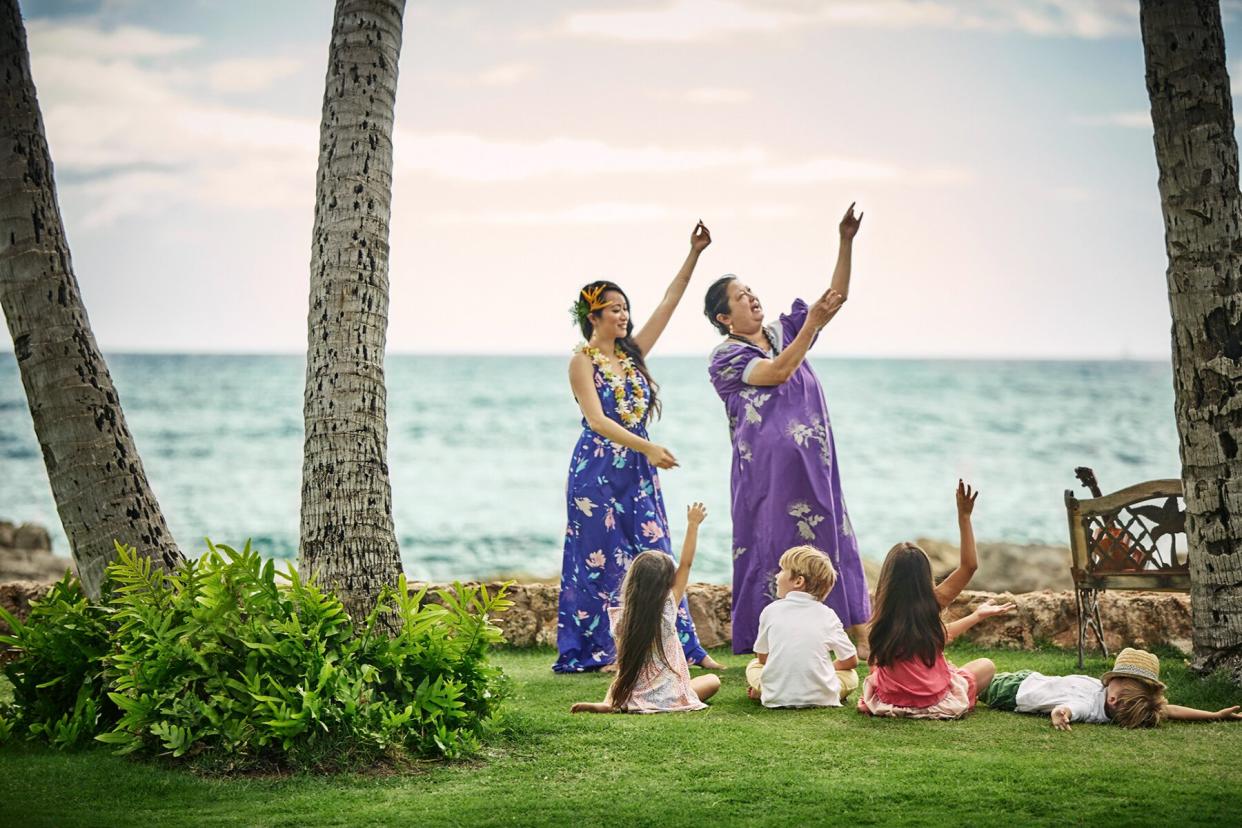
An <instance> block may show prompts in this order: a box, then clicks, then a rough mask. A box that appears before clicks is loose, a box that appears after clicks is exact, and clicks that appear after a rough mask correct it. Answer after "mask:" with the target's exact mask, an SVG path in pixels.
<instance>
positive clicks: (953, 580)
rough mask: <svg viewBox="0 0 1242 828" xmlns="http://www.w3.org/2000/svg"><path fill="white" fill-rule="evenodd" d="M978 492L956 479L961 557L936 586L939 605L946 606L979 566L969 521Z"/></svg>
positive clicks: (964, 586)
mask: <svg viewBox="0 0 1242 828" xmlns="http://www.w3.org/2000/svg"><path fill="white" fill-rule="evenodd" d="M978 497H979V493H978V492H977V491H974V490H973V489H971V487H970V486H968V485H966V484H965V483H963V482H962V481H961V480H958V481H957V528H958V530H959V531H960V532H961V553H960V554H961V558H960V560H959V561H958V564H957V569H955V570H953V571H952V572H950V573H949V577H947V578H945V579H944V580H943V581H941V582H940V585H939V586H937V587H936V600H937V601H938V602H939V603H940V606H941V607H942V608H943V607H947V606H948V605H949V604H952V603H953V599H954V598H956V597H957V596H958V594H959V593H960V592H961V591H962V590H963V589H965V588H966V585H967V584H969V583H970V579H971V578H973V577H974V576H975V570H977V569H978V568H979V559H978V556H977V555H976V553H975V530H974V527H973V526H971V523H970V515H971V513H972V512H973V511H974V510H975V500H976V499H977V498H978Z"/></svg>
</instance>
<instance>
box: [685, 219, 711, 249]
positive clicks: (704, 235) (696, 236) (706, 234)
mask: <svg viewBox="0 0 1242 828" xmlns="http://www.w3.org/2000/svg"><path fill="white" fill-rule="evenodd" d="M711 243H712V233H711V231H710V230H708V229H707V225H706V224H704V223H703V220H702V219H699V223H698V224H696V225H694V229H693V230H691V231H690V249H691V250H693V251H694V252H695V253H702V252H703V249H704V248H705V247H707V246H708V245H709V244H711Z"/></svg>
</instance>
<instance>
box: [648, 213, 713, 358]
mask: <svg viewBox="0 0 1242 828" xmlns="http://www.w3.org/2000/svg"><path fill="white" fill-rule="evenodd" d="M711 243H712V234H711V232H710V231H708V229H707V227H706V225H704V224H703V222H702V221H700V222H699V223H698V224H696V225H694V230H692V231H690V252H689V253H688V254H686V261H685V262H683V263H682V265H681V270H679V271H677V275H676V276H674V277H673V281H672V283H670V284H669V286H668V290H666V291H664V299H662V300H661V301H660V304H659V305H657V306H656V309H655V310H654V311H653V312H652V314H651V317H650V318H648V319H647V323H646V324H645V325H643V327H642V329H641V330H639V332H638V333H636V334H634V344H635V345H637V346H638V350H639V351H641V352H642V355H643V356H644V357H645V356H647V354H649V353H651V349H652V348H654V347H655V344H656V340H658V339H659V338H660V334H662V333H664V329H665V328H667V327H668V321H669V320H670V319H672V318H673V311H675V310H676V309H677V304H678V303H679V302H681V297H682V296H683V295H685V292H686V287H687V286H688V285H689V284H690V275H691V274H692V273H694V266H695V265H696V264H698V263H699V254H700V253H702V252H703V250H704V249H706V247H707V246H708V245H709V244H711Z"/></svg>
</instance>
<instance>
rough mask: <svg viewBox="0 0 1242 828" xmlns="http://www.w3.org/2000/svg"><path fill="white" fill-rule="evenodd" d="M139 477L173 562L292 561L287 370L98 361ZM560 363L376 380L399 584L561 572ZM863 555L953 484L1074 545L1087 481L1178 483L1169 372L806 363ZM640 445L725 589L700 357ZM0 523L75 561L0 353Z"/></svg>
mask: <svg viewBox="0 0 1242 828" xmlns="http://www.w3.org/2000/svg"><path fill="white" fill-rule="evenodd" d="M108 361H109V366H110V368H111V370H112V373H113V377H114V379H115V381H116V385H117V387H118V389H119V391H120V395H121V402H122V404H123V406H124V408H125V413H126V416H127V418H128V420H129V424H130V428H131V429H132V430H133V432H134V435H135V437H136V439H137V442H138V449H139V451H140V452H141V454H142V458H143V462H144V464H145V465H146V469H147V473H148V475H149V477H150V479H151V483H152V485H153V486H154V488H155V492H156V494H157V496H158V497H159V499H160V502H161V503H162V505H163V508H164V512H165V514H166V516H167V518H168V520H169V523H170V524H171V526H172V530H173V533H174V535H175V536H176V538H177V540H178V541H179V542H180V544H181V546H182V548H183V549H184V550H185V551H186V552H187V553H191V554H193V553H195V552H197V551H200V550H201V549H202V548H203V543H202V538H203V537H204V536H207V537H210V538H211V539H212V540H213V541H217V542H224V543H230V544H240V543H242V542H244V541H245V540H246V538H252V539H253V541H254V543H255V544H256V545H257V547H258V548H259V549H260V550H261V551H262V552H263V553H265V554H267V555H270V556H273V557H296V554H297V531H298V499H299V492H300V485H301V483H300V478H301V469H302V383H303V370H304V367H303V366H304V362H303V358H302V357H300V356H267V355H253V356H222V355H192V356H191V355H131V354H118V355H111V356H109V357H108ZM566 363H567V357H561V356H549V357H518V356H513V357H510V356H483V357H476V356H411V355H390V356H389V357H388V360H387V370H388V393H389V410H388V418H389V420H388V422H389V445H388V451H389V465H390V468H391V470H392V485H393V504H394V511H395V519H396V526H397V533H398V537H399V539H400V543H401V551H402V557H403V559H404V561H405V568H406V572H407V573H408V574H409V575H411V576H412V577H419V578H434V579H446V578H467V577H485V576H491V575H497V574H505V573H525V574H532V575H544V576H554V575H556V574H558V573H559V571H560V560H561V539H562V536H563V532H564V524H565V501H564V489H565V477H566V472H567V469H568V464H569V455H570V451H571V450H572V449H573V445H574V442H575V440H576V439H577V436H578V433H579V429H580V428H581V426H580V424H579V415H578V412H577V406H576V405H575V403H574V401H573V398H572V397H571V395H570V393H569V387H568V381H567V379H566ZM814 365H815V369H816V371H817V372H818V373H819V375H820V378H821V380H822V381H823V385H824V389H825V392H826V395H827V397H828V406H829V410H830V412H831V414H832V423H833V428H834V430H835V435H836V441H837V452H838V458H839V462H840V464H841V475H842V482H843V485H844V490H845V496H846V503H847V504H848V506H849V509H850V512H851V516H852V518H853V522H854V527H855V530H856V532H857V533H858V537H859V539H860V541H861V542H862V545H863V554H864V555H865V556H867V557H871V558H880V557H882V556H883V555H884V553H885V552H886V551H887V550H888V548H889V547H890V546H892V544H893V543H895V542H897V541H899V540H902V539H904V538H913V537H916V536H920V535H923V536H933V537H941V538H949V539H955V537H956V521H955V519H954V500H953V489H954V486H955V484H956V481H957V478H958V477H959V476H962V477H965V478H967V479H968V480H970V481H972V482H973V483H974V484H976V485H977V487H978V488H979V489H980V491H981V495H980V497H979V503H978V506H977V507H976V517H975V527H976V533H977V534H978V536H979V537H980V538H982V539H994V540H1007V541H1024V542H1025V541H1030V542H1046V543H1062V544H1063V543H1065V542H1066V541H1065V538H1066V523H1065V509H1064V505H1063V492H1064V490H1065V489H1066V488H1075V487H1077V483H1076V481H1075V480H1074V474H1073V469H1074V467H1075V466H1078V465H1090V466H1093V467H1094V468H1095V469H1096V472H1097V474H1098V476H1099V478H1100V481H1101V482H1102V484H1103V486H1104V488H1105V489H1106V490H1108V489H1115V488H1120V487H1122V486H1123V485H1128V484H1130V483H1133V482H1137V481H1139V480H1146V479H1150V478H1157V477H1176V476H1178V474H1179V472H1180V465H1179V461H1178V455H1177V434H1176V428H1175V424H1174V419H1173V390H1172V378H1171V371H1170V368H1169V366H1168V365H1167V364H1165V363H1148V362H1033V361H1026V362H1000V361H917V360H888V359H884V360H880V359H875V360H873V359H822V358H821V359H815V360H814ZM651 367H652V370H653V372H654V374H655V376H656V379H657V381H659V382H660V383H661V399H662V400H663V402H664V417H663V419H662V420H660V421H659V422H658V423H656V425H655V426H654V427H653V429H652V436H653V439H655V440H656V441H658V442H661V443H663V444H665V445H667V446H668V447H669V448H671V449H672V451H673V452H674V454H676V456H677V457H678V459H679V460H680V461H681V467H680V468H677V469H674V470H672V471H669V472H664V473H662V475H661V482H662V484H663V488H664V494H665V499H666V504H667V506H668V510H669V514H670V519H671V521H672V525H673V540H674V548H675V549H676V548H679V547H680V540H681V526H682V521H683V516H684V514H685V507H686V504H687V503H688V502H690V501H691V500H696V499H697V500H702V501H704V502H705V503H706V504H707V506H708V508H709V510H710V514H709V517H708V519H707V522H706V524H705V525H704V527H703V531H702V533H701V545H700V550H699V557H698V560H697V562H696V564H695V578H696V579H699V580H705V581H716V582H722V583H727V582H728V580H729V577H730V555H729V549H730V546H729V532H730V528H729V467H730V447H729V441H728V433H727V426H726V422H725V415H724V409H723V407H722V405H721V403H720V401H719V399H718V398H717V397H716V395H715V392H714V391H713V390H712V388H711V386H710V385H709V384H708V381H707V371H706V364H705V359H703V358H695V357H668V358H663V359H661V358H658V357H657V358H654V359H652V361H651ZM0 519H8V520H15V521H19V522H20V521H37V522H40V523H43V524H44V525H46V526H48V528H49V529H50V530H51V531H52V534H53V547H54V549H56V550H57V551H58V552H60V553H61V554H68V545H67V542H66V540H65V537H64V534H63V531H62V530H61V528H60V525H59V520H58V519H57V516H56V510H55V507H54V505H53V502H52V498H51V494H50V491H49V489H48V484H47V477H46V473H45V471H44V468H43V461H42V458H41V454H40V452H39V448H38V444H37V443H36V441H35V437H34V431H33V428H32V427H31V423H30V414H29V410H28V409H27V407H26V401H25V395H24V392H23V390H22V386H21V381H20V379H19V377H18V374H17V365H16V362H15V361H14V359H13V355H12V354H11V353H3V354H0Z"/></svg>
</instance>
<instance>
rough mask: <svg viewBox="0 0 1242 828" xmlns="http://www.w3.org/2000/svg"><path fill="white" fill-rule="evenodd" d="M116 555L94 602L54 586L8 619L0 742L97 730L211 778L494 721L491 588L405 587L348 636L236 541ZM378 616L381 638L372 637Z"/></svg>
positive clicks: (447, 736) (454, 735) (445, 746)
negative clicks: (184, 551)
mask: <svg viewBox="0 0 1242 828" xmlns="http://www.w3.org/2000/svg"><path fill="white" fill-rule="evenodd" d="M117 552H118V557H117V561H116V562H115V563H113V564H112V565H111V566H110V567H109V568H108V576H109V582H108V587H109V589H108V597H107V599H106V600H105V602H104V604H103V605H102V606H99V607H92V606H91V605H90V604H89V603H87V602H86V601H85V599H84V598H82V597H81V594H80V591H78V590H77V589H76V586H75V585H74V584H73V583H72V582H71V581H69V580H67V579H66V580H65V581H62V582H61V583H60V584H57V585H56V587H55V588H54V590H53V592H52V593H51V594H50V595H49V596H48V597H47V598H46V599H44V600H43V601H41V602H39V603H38V604H37V605H36V606H34V607H32V612H31V615H30V617H29V618H28V619H27V621H26V622H25V623H24V624H22V623H20V622H16V619H12V618H7V617H6V618H5V621H6V622H8V623H9V625H10V627H11V628H12V629H13V633H12V634H11V635H9V636H7V637H3V638H0V641H2V642H4V643H7V644H9V645H10V646H11V647H13V648H15V649H16V650H17V657H16V658H15V659H14V660H12V661H10V662H9V663H8V664H7V665H6V666H5V673H6V674H7V675H8V677H9V679H10V681H12V682H13V685H14V701H13V703H12V705H10V706H9V708H8V709H7V710H5V711H4V713H3V720H2V721H0V734H2V733H3V732H4V730H5V729H6V728H7V730H9V731H11V732H12V733H13V734H14V735H18V736H23V737H25V738H36V739H43V740H46V741H49V742H51V743H52V744H56V745H60V746H63V747H70V746H73V745H78V744H82V743H83V742H84V741H87V740H89V739H90V738H92V737H93V738H94V739H96V740H98V741H101V742H105V743H107V744H110V745H113V746H114V747H115V748H116V751H117V752H118V753H137V754H142V755H164V756H170V757H172V758H174V759H177V760H189V759H192V760H194V761H195V763H196V764H199V765H203V766H209V767H217V768H221V769H238V770H240V769H249V768H254V767H270V766H280V767H291V768H319V769H330V768H334V767H354V766H359V765H364V764H371V763H374V762H376V761H379V760H381V759H383V758H399V757H403V756H410V757H450V758H451V757H458V756H462V755H466V754H469V753H471V752H473V751H475V750H477V749H478V747H479V745H480V743H481V740H482V739H483V738H485V737H486V736H487V735H488V734H489V732H491V731H492V730H494V729H495V728H496V727H497V726H498V724H499V722H500V718H499V714H500V702H501V700H502V698H503V696H504V690H505V686H506V685H505V679H504V676H503V675H502V674H501V672H500V671H499V670H498V669H497V668H495V667H493V666H491V665H490V664H489V662H488V654H489V651H490V650H491V648H492V646H493V645H495V644H497V643H500V642H501V641H502V640H503V639H502V636H501V633H500V631H499V630H498V629H497V628H496V627H495V626H494V625H493V624H491V623H490V621H489V616H490V615H492V614H494V613H497V612H501V611H503V610H505V609H507V608H508V607H509V606H510V603H511V602H509V601H508V600H507V599H506V598H505V597H504V590H503V589H501V590H500V591H499V592H498V593H495V594H493V593H490V592H489V591H488V590H487V589H486V588H484V587H472V588H465V587H462V586H461V585H460V584H455V585H454V588H453V589H452V590H441V591H438V592H437V594H436V595H435V596H434V597H435V599H436V600H430V597H429V596H428V594H427V591H426V590H425V589H424V590H421V591H419V592H418V593H416V594H413V595H411V594H409V593H408V589H407V585H406V582H405V579H404V578H402V579H401V581H400V583H399V584H397V585H396V586H395V587H393V588H390V589H388V590H386V591H385V592H384V593H383V594H382V595H381V596H380V598H379V600H378V602H377V604H376V606H375V609H374V610H373V611H372V613H371V614H370V616H369V617H368V618H367V619H366V621H365V622H364V623H363V624H362V625H361V627H360V628H355V625H354V624H353V623H352V622H351V620H350V618H349V616H348V615H347V614H346V612H345V610H344V607H342V605H341V603H340V601H339V600H337V599H336V598H335V597H333V596H332V595H330V594H327V593H325V592H323V591H321V590H320V589H319V587H318V586H316V585H315V584H314V583H313V582H310V581H304V580H302V579H301V578H300V577H299V575H298V573H297V571H296V570H295V569H294V568H293V566H292V565H288V566H286V568H285V569H284V570H283V571H281V570H278V569H277V568H276V566H275V565H274V563H273V562H271V561H267V562H266V563H265V562H263V560H262V559H261V558H260V556H259V555H258V553H256V552H254V551H252V550H251V548H250V545H249V544H247V545H246V547H245V548H244V549H242V550H241V551H237V550H234V549H232V548H230V547H228V546H223V545H220V546H216V545H212V544H211V543H210V542H209V543H208V550H207V552H206V553H205V554H204V555H203V556H202V557H200V558H198V559H197V560H194V561H187V562H186V563H185V564H184V565H182V566H181V567H179V568H178V569H177V570H176V571H175V572H172V573H166V572H163V571H162V570H159V569H156V568H153V567H152V566H151V562H150V561H149V560H148V559H146V558H143V557H141V556H139V555H137V554H136V553H135V551H134V550H133V549H132V548H126V547H122V546H118V550H117ZM385 613H394V614H395V621H396V624H395V625H394V626H395V627H396V629H397V632H396V634H395V635H392V636H388V635H385V634H382V633H381V632H380V631H379V625H378V624H377V621H378V619H379V618H380V616H381V615H382V614H385ZM88 622H89V623H88ZM75 652H76V653H78V655H76V656H75V655H74V653H75ZM48 682H52V683H51V684H50V685H48V686H50V687H51V688H53V689H54V690H55V693H54V694H44V693H42V692H41V690H40V688H41V687H43V686H44V685H45V684H47V683H48Z"/></svg>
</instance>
